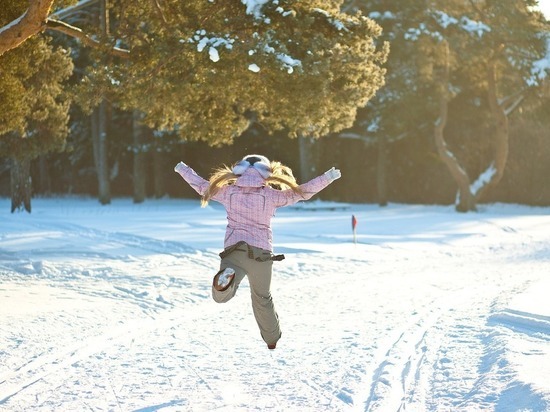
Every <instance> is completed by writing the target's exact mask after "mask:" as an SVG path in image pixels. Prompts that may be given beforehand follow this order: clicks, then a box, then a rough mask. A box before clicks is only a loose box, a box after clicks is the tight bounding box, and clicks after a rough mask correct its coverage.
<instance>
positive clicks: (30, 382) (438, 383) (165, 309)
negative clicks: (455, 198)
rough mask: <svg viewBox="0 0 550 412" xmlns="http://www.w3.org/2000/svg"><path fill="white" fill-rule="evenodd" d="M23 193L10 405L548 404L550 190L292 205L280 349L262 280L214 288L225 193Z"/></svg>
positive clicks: (16, 235) (281, 215)
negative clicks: (460, 198) (469, 199)
mask: <svg viewBox="0 0 550 412" xmlns="http://www.w3.org/2000/svg"><path fill="white" fill-rule="evenodd" d="M9 209H10V205H9V200H8V199H0V411H134V412H150V411H163V412H165V411H210V410H227V411H250V410H262V411H263V410H271V411H322V410H326V411H349V410H357V411H382V412H386V411H547V410H550V303H549V302H550V299H549V292H550V208H530V207H525V206H516V205H502V204H495V205H486V206H483V207H482V208H481V210H480V212H478V213H468V214H459V213H456V212H455V211H454V209H453V208H452V207H450V206H449V207H442V206H415V205H396V204H394V205H390V206H389V207H386V208H379V207H377V206H375V205H364V204H363V205H358V204H335V203H327V202H310V203H304V204H302V205H301V206H300V207H296V208H287V209H282V210H280V211H279V212H278V214H277V216H276V217H275V218H274V221H273V223H274V237H275V245H276V250H275V252H277V253H284V254H285V255H286V260H284V261H282V262H275V264H274V278H273V286H272V292H273V296H274V302H275V304H276V307H277V310H278V313H279V317H280V320H281V326H282V328H283V337H282V339H281V340H280V341H279V344H278V346H277V349H276V350H274V351H269V350H268V349H267V348H266V346H265V344H264V343H263V341H262V340H261V338H260V336H259V332H258V329H257V326H256V324H255V321H254V318H253V316H252V311H251V307H250V297H249V288H248V283H247V282H246V280H245V281H244V282H243V284H242V285H241V288H240V289H239V291H238V293H237V296H236V297H235V299H233V300H232V301H231V302H229V303H226V304H221V305H220V304H216V303H215V302H214V301H213V300H211V298H210V282H211V277H212V276H213V275H214V274H215V272H216V271H217V267H218V262H219V259H218V256H217V253H218V252H219V251H220V250H221V248H222V241H223V236H224V230H225V214H224V212H223V210H222V209H221V208H220V207H218V206H217V205H215V204H214V205H212V206H210V207H208V208H206V209H201V208H200V207H199V202H198V200H177V199H163V200H149V201H147V202H145V203H144V204H141V205H134V204H132V202H131V200H129V199H116V200H114V201H113V203H112V204H111V205H109V206H100V205H99V204H98V203H97V201H96V200H93V199H81V198H64V199H34V200H33V212H32V214H30V215H29V214H27V213H17V214H13V215H12V214H10V213H9ZM352 214H353V215H355V216H356V217H357V220H358V226H357V244H354V242H353V236H352V231H351V216H352Z"/></svg>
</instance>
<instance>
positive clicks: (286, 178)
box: [201, 161, 303, 207]
mask: <svg viewBox="0 0 550 412" xmlns="http://www.w3.org/2000/svg"><path fill="white" fill-rule="evenodd" d="M269 166H270V168H271V175H270V176H269V177H268V178H267V179H265V182H266V184H267V185H269V186H271V187H273V188H275V189H279V190H286V189H290V190H292V191H294V192H295V193H298V194H299V195H300V196H303V192H302V190H301V189H300V186H299V185H298V183H297V182H296V178H295V177H294V174H293V173H292V169H291V168H290V167H288V166H285V165H283V164H282V163H281V162H276V161H272V162H270V163H269ZM238 178H239V176H238V175H236V174H235V173H233V171H232V168H230V167H228V166H226V165H224V166H222V167H220V168H218V169H215V170H214V172H213V173H212V175H211V176H210V179H209V180H208V181H209V185H208V188H207V189H206V192H205V193H204V195H203V196H202V199H201V206H202V207H205V206H206V205H207V204H208V201H209V200H210V199H212V197H214V196H215V195H216V193H218V191H219V190H220V189H221V188H222V187H224V186H227V185H231V184H234V183H235V181H236V180H237V179H238Z"/></svg>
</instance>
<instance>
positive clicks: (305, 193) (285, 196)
mask: <svg viewBox="0 0 550 412" xmlns="http://www.w3.org/2000/svg"><path fill="white" fill-rule="evenodd" d="M330 183H331V181H330V179H329V178H328V177H327V176H325V174H322V175H320V176H317V177H316V178H314V179H312V180H310V181H309V182H307V183H304V184H301V185H300V186H299V188H300V190H301V192H302V194H300V193H296V192H295V191H294V190H292V189H286V190H275V191H274V192H275V196H274V197H275V198H274V204H275V207H282V206H288V205H292V204H294V203H297V202H299V201H300V200H308V199H311V198H312V197H313V196H314V195H316V194H317V193H319V192H320V191H321V190H323V189H324V188H325V187H327V186H328V185H329V184H330Z"/></svg>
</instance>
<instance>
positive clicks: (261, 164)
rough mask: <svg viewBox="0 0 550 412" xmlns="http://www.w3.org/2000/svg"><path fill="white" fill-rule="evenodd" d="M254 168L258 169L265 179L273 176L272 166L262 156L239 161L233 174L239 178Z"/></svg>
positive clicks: (250, 156)
mask: <svg viewBox="0 0 550 412" xmlns="http://www.w3.org/2000/svg"><path fill="white" fill-rule="evenodd" d="M249 167H253V168H254V169H256V170H257V171H258V172H259V173H260V174H261V175H262V177H263V178H264V179H267V178H268V177H269V176H271V166H270V162H269V159H268V158H267V157H265V156H262V155H256V154H252V155H246V156H245V157H243V158H242V160H241V161H239V162H238V163H237V164H236V165H235V166H233V173H234V174H236V175H237V176H240V175H242V174H243V173H244V172H245V171H246V169H248V168H249Z"/></svg>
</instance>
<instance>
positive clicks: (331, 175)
mask: <svg viewBox="0 0 550 412" xmlns="http://www.w3.org/2000/svg"><path fill="white" fill-rule="evenodd" d="M325 176H326V177H327V178H328V180H330V181H331V182H334V181H335V180H336V179H340V177H341V176H342V173H340V169H335V168H334V167H333V168H332V169H330V170H327V171H326V172H325Z"/></svg>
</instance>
